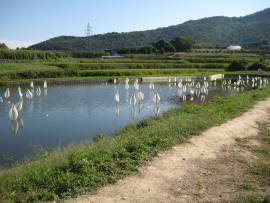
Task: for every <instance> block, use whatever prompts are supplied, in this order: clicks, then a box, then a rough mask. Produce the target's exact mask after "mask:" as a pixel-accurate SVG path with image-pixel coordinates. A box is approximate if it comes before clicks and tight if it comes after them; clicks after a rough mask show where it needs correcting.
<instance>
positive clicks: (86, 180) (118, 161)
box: [0, 86, 270, 202]
mask: <svg viewBox="0 0 270 203" xmlns="http://www.w3.org/2000/svg"><path fill="white" fill-rule="evenodd" d="M269 95H270V86H267V87H266V88H263V89H257V90H254V91H250V92H244V93H240V94H228V95H224V96H217V95H215V94H214V93H213V94H211V95H210V98H211V99H210V100H209V101H207V102H205V103H199V104H195V103H193V104H184V105H183V106H182V107H178V108H172V109H170V110H168V111H167V112H163V113H162V115H161V116H148V117H146V118H144V119H142V120H141V121H139V122H136V123H127V124H126V126H124V127H120V128H119V129H118V130H116V131H115V132H114V133H112V134H111V135H110V136H109V137H107V136H104V135H101V134H98V133H97V135H96V137H95V138H94V139H93V140H92V141H85V142H81V143H74V144H70V145H69V146H67V147H61V146H60V147H58V148H55V149H50V148H44V147H40V146H38V145H34V146H33V148H34V149H35V153H33V155H32V156H30V157H28V158H26V159H24V160H22V161H20V162H15V163H14V165H13V166H12V167H10V168H2V169H1V171H0V201H1V202H37V201H47V200H57V199H66V198H70V197H76V196H77V195H80V194H83V193H84V192H86V191H91V190H94V189H96V188H98V187H101V186H103V185H106V184H109V183H114V182H116V181H117V180H119V179H121V178H123V177H124V176H127V175H129V174H131V173H133V172H134V171H136V170H137V167H138V166H140V165H141V164H143V163H144V162H145V160H149V159H151V157H153V156H156V155H157V153H158V152H159V151H160V150H164V149H167V148H170V147H172V146H174V145H176V144H180V143H183V142H185V141H186V140H187V139H189V138H190V137H192V136H194V135H199V134H200V133H201V132H202V131H204V130H206V129H208V128H210V127H211V126H216V125H220V124H221V123H223V122H225V121H227V120H228V119H232V118H234V117H236V116H239V115H241V114H242V113H243V112H245V111H246V110H247V109H248V108H250V107H251V106H252V104H253V103H254V102H255V101H259V100H262V99H265V98H266V97H268V96H269Z"/></svg>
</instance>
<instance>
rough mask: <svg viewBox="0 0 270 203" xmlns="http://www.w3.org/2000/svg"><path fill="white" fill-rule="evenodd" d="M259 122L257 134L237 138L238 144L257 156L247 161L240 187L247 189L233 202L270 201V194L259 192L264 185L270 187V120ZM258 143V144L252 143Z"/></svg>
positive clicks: (265, 202)
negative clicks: (254, 160) (250, 162)
mask: <svg viewBox="0 0 270 203" xmlns="http://www.w3.org/2000/svg"><path fill="white" fill-rule="evenodd" d="M258 124H259V129H258V130H259V133H258V135H256V136H252V137H246V138H236V142H237V145H238V146H240V147H241V148H242V149H243V150H244V151H249V152H251V153H252V154H253V155H254V156H256V157H257V161H256V162H255V163H253V164H248V163H246V165H247V167H246V172H245V175H244V181H243V182H242V183H241V184H240V185H239V189H240V190H242V191H245V193H246V195H241V196H239V197H237V198H236V199H234V200H232V201H231V202H237V203H268V202H270V195H269V194H267V196H263V195H261V194H260V192H258V191H259V190H260V189H261V188H262V187H263V186H266V187H267V186H268V187H270V163H269V159H270V122H269V121H265V122H262V123H258ZM251 143H257V144H253V145H252V144H251Z"/></svg>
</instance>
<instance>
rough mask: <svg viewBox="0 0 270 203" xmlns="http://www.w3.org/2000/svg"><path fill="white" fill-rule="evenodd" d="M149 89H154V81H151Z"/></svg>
mask: <svg viewBox="0 0 270 203" xmlns="http://www.w3.org/2000/svg"><path fill="white" fill-rule="evenodd" d="M149 89H150V90H154V83H153V82H150V84H149Z"/></svg>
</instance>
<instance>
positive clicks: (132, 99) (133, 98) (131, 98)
mask: <svg viewBox="0 0 270 203" xmlns="http://www.w3.org/2000/svg"><path fill="white" fill-rule="evenodd" d="M129 103H130V105H131V103H133V106H134V105H135V104H136V96H135V94H134V93H133V94H132V95H131V97H130V101H129Z"/></svg>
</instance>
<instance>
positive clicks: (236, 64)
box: [226, 58, 249, 71]
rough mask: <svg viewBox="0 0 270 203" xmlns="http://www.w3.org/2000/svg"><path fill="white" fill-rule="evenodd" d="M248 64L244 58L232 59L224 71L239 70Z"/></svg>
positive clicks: (245, 67) (244, 68)
mask: <svg viewBox="0 0 270 203" xmlns="http://www.w3.org/2000/svg"><path fill="white" fill-rule="evenodd" d="M248 66H249V63H248V61H247V60H246V59H245V58H244V59H242V60H234V61H233V62H232V63H231V64H230V65H229V66H228V67H227V68H226V71H241V70H247V69H248Z"/></svg>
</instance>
